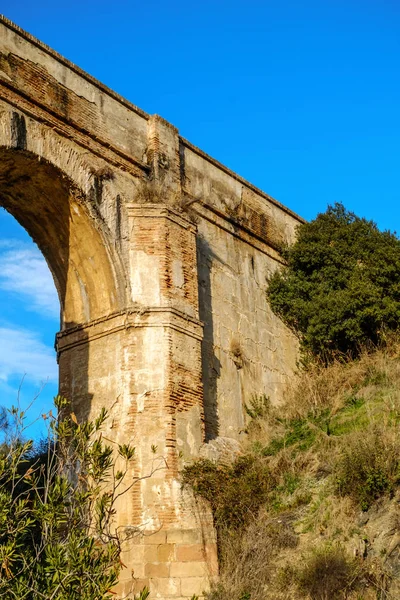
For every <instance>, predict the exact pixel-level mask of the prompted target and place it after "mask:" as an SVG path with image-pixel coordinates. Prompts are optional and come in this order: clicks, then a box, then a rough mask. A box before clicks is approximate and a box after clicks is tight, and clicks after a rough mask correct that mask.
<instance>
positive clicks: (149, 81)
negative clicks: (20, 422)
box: [0, 0, 400, 403]
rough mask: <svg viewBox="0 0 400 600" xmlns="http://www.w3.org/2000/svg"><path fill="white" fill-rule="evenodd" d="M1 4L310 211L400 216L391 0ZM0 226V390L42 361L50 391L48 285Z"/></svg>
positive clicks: (399, 97) (246, 173) (16, 233)
mask: <svg viewBox="0 0 400 600" xmlns="http://www.w3.org/2000/svg"><path fill="white" fill-rule="evenodd" d="M1 11H2V12H3V14H5V16H7V17H8V18H10V19H11V20H13V21H14V22H15V23H17V24H18V25H19V26H21V27H22V28H23V29H26V30H27V31H29V32H30V33H32V34H33V35H35V36H36V37H38V38H39V39H41V40H42V41H44V42H45V43H47V44H48V45H50V46H51V47H53V48H54V49H55V50H57V51H58V52H60V53H61V54H63V55H64V56H66V57H67V58H68V59H70V60H72V61H73V62H75V63H76V64H77V65H79V66H80V67H82V68H83V69H84V70H86V71H88V72H89V73H90V74H92V75H94V76H95V77H97V78H98V79H100V80H101V81H102V82H103V83H105V84H106V85H108V86H109V87H111V88H113V89H114V90H115V91H117V92H118V93H120V94H121V95H123V96H125V97H126V98H128V99H129V100H130V101H132V102H133V103H134V104H137V105H138V106H140V108H142V109H144V110H146V111H147V112H149V113H158V114H160V115H162V116H163V117H164V118H166V119H167V120H169V121H171V122H172V123H173V124H174V125H175V126H176V127H178V129H179V130H180V133H181V135H183V136H184V137H186V138H188V139H189V140H190V141H191V142H192V143H194V144H196V145H197V146H199V147H200V148H202V149H203V150H204V151H206V152H208V153H209V154H211V155H212V156H214V157H215V158H217V159H218V160H219V161H221V162H222V163H224V164H226V165H227V166H228V167H230V168H231V169H233V170H234V171H236V172H238V173H239V174H240V175H242V176H243V177H245V178H246V179H249V180H250V181H251V182H252V183H254V184H255V185H257V186H258V187H260V188H262V189H263V190H265V191H266V192H267V193H269V194H271V195H272V196H274V197H275V198H277V199H278V200H280V201H281V202H282V203H284V204H286V205H287V206H289V207H290V208H291V209H293V210H294V211H296V212H298V213H299V214H301V215H302V216H303V217H305V218H307V219H311V218H313V217H314V216H315V215H316V214H317V213H318V212H320V211H323V210H325V208H326V206H327V204H329V203H333V202H335V201H341V202H343V203H344V205H345V206H346V207H347V208H349V209H351V210H353V211H355V212H356V213H357V214H359V215H361V216H366V217H367V218H372V219H374V220H375V221H376V222H377V223H378V225H379V226H380V227H381V228H382V229H387V228H389V229H391V230H396V229H399V209H398V206H399V200H400V181H399V179H400V177H399V172H400V171H399V162H400V143H399V140H400V110H399V107H400V3H399V2H398V0H343V1H342V0H319V1H316V0H302V1H284V0H282V1H281V2H276V1H274V2H272V1H270V0H264V1H254V0H248V1H247V2H244V1H235V0H232V1H230V2H227V1H225V0H221V1H218V0H214V2H211V1H209V0H202V2H187V1H185V2H183V1H180V0H170V1H169V2H161V1H158V0H157V1H152V0H146V1H143V0H142V1H140V2H139V1H136V0H131V1H127V0H126V1H121V0H115V1H114V2H109V1H107V2H105V1H103V0H97V1H96V2H94V1H92V0H86V1H85V2H77V1H76V0H70V1H69V2H68V3H67V4H66V3H56V2H48V1H47V0H42V1H41V2H31V1H27V0H19V2H15V1H13V2H10V1H9V0H3V2H2V5H1ZM0 240H1V242H0V243H1V245H0V255H1V264H2V266H3V265H6V266H7V265H8V267H7V268H6V269H5V268H4V267H2V269H1V271H2V272H1V274H0V309H1V312H0V314H1V315H2V316H1V319H0V346H1V347H2V350H1V351H0V390H1V392H2V395H3V397H4V398H7V401H9V400H10V398H11V397H12V395H13V394H14V395H15V386H16V383H17V381H18V380H19V378H20V377H21V373H22V372H24V373H27V375H26V381H25V383H24V386H23V389H25V392H26V396H27V397H29V395H31V394H32V393H33V391H34V389H36V388H37V386H40V382H41V381H43V380H44V378H45V375H46V374H47V377H48V379H49V384H48V385H47V388H46V390H45V391H44V392H43V393H42V394H41V397H40V401H43V402H44V403H46V402H47V401H48V400H46V398H47V396H48V395H49V394H52V393H53V392H54V389H55V383H54V382H55V378H56V375H55V373H56V369H55V367H54V364H53V363H51V360H50V359H49V357H51V356H52V354H51V353H52V346H53V341H54V333H55V331H56V330H57V327H58V306H57V302H56V300H54V297H55V292H54V290H53V288H52V284H51V280H50V279H49V276H48V275H47V279H46V271H45V269H43V264H42V263H40V256H39V255H38V252H37V251H36V250H35V249H34V247H33V246H32V245H31V244H30V242H29V239H28V238H27V236H26V234H24V232H23V231H22V230H19V229H18V228H17V227H16V226H15V225H14V223H13V222H12V220H11V219H10V218H7V217H6V215H5V214H4V212H0ZM16 257H18V259H17V258H16ZM41 264H42V266H40V265H41ZM17 266H18V268H19V269H23V268H26V269H27V273H29V276H28V278H27V282H30V283H27V284H26V285H25V286H24V288H23V289H21V287H20V284H18V281H20V279H17V277H16V273H17V270H16V267H17ZM7 269H8V270H7ZM7 273H8V274H7ZM11 332H19V333H20V335H21V336H22V337H21V340H22V341H23V342H24V352H25V353H24V354H23V355H22V354H21V352H22V350H21V349H20V350H19V352H20V356H19V355H18V350H17V342H18V339H19V338H18V337H17V334H15V335H14V334H13V333H11ZM13 336H14V337H13ZM14 347H15V361H14V362H13V361H12V360H11V356H12V355H13V352H14V350H12V352H10V349H13V348H14ZM21 348H22V346H21ZM34 357H36V358H34ZM38 357H40V360H39V358H38ZM48 361H49V362H48ZM11 363H13V364H14V366H13V364H11ZM50 363H51V364H52V365H53V366H51V364H50ZM18 365H19V366H18ZM17 367H18V368H17ZM52 369H53V370H52ZM35 386H36V387H35ZM7 390H8V391H7ZM41 399H43V400H41Z"/></svg>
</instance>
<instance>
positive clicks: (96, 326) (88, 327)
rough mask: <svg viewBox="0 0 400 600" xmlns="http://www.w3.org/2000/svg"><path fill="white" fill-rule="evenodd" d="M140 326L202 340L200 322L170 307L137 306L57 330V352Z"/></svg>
mask: <svg viewBox="0 0 400 600" xmlns="http://www.w3.org/2000/svg"><path fill="white" fill-rule="evenodd" d="M140 327H167V328H171V329H174V330H175V331H178V332H180V333H184V334H186V335H189V336H190V337H193V338H194V339H196V340H200V341H201V340H202V339H203V323H202V322H201V321H199V320H197V319H194V318H193V317H189V316H188V315H186V314H185V313H183V312H181V311H179V310H177V309H175V308H172V307H169V306H160V307H146V306H143V307H139V306H138V307H135V308H129V309H127V310H125V311H121V312H118V313H113V314H110V315H105V316H104V317H101V318H99V319H95V320H93V321H89V322H87V323H84V324H82V325H77V326H73V327H68V328H67V329H64V330H63V331H60V332H59V333H57V336H56V350H57V353H58V354H60V353H61V352H64V351H65V350H69V349H70V348H74V347H76V346H79V345H81V344H86V343H88V342H92V341H93V340H96V339H99V338H101V337H104V336H108V335H111V334H114V333H116V332H119V331H123V330H128V329H131V328H140Z"/></svg>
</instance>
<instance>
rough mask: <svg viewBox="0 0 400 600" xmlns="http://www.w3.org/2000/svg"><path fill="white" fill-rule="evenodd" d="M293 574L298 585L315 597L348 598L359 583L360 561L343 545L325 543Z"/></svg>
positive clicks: (319, 598)
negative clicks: (351, 555)
mask: <svg viewBox="0 0 400 600" xmlns="http://www.w3.org/2000/svg"><path fill="white" fill-rule="evenodd" d="M290 575H291V577H292V578H293V579H294V583H295V584H296V585H297V587H298V589H299V590H300V591H301V592H303V593H306V594H308V595H309V597H311V598H312V600H331V599H333V598H335V599H336V600H339V599H340V598H346V597H347V595H348V593H349V591H351V590H354V589H356V588H357V586H358V583H359V567H358V564H357V563H356V561H355V560H353V559H350V558H349V557H348V556H347V554H346V552H345V551H344V549H343V548H342V547H341V546H339V545H337V546H332V545H330V544H326V545H324V546H321V547H320V548H318V549H317V550H315V551H313V552H312V553H310V554H309V555H308V556H307V557H305V559H304V564H303V566H302V567H300V568H298V569H297V570H294V571H292V572H291V573H290Z"/></svg>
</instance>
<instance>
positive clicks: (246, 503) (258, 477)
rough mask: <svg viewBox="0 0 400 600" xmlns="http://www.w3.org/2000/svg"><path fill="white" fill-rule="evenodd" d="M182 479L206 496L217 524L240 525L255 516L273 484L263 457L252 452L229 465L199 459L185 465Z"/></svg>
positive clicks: (202, 495)
mask: <svg viewBox="0 0 400 600" xmlns="http://www.w3.org/2000/svg"><path fill="white" fill-rule="evenodd" d="M182 481H183V484H184V485H185V484H186V485H190V486H191V488H192V490H193V492H194V493H195V495H197V496H200V497H202V498H204V499H205V500H208V501H209V502H210V505H211V509H212V511H213V514H214V519H215V522H216V525H217V527H218V525H219V524H223V526H225V527H228V528H232V529H240V528H241V527H243V526H244V525H246V524H247V523H248V522H249V520H250V519H251V518H252V517H256V516H257V513H258V510H259V508H260V506H262V505H263V504H264V503H265V502H266V500H267V498H268V494H269V493H270V491H271V489H272V487H273V486H274V485H275V479H274V477H273V475H272V473H271V471H270V470H269V468H268V464H267V462H266V460H265V459H263V458H261V457H257V456H253V455H251V454H249V455H246V456H242V457H239V458H238V459H237V460H236V461H235V462H234V463H233V464H232V465H220V464H216V463H214V462H212V461H210V460H205V459H202V460H199V461H197V462H195V463H193V464H192V465H189V466H187V467H185V468H184V470H183V473H182Z"/></svg>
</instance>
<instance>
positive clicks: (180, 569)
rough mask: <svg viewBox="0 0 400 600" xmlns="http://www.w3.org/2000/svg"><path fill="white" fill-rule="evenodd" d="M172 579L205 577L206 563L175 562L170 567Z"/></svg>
mask: <svg viewBox="0 0 400 600" xmlns="http://www.w3.org/2000/svg"><path fill="white" fill-rule="evenodd" d="M170 573H171V577H205V576H206V574H207V566H206V564H205V562H194V561H192V562H174V563H171V565H170Z"/></svg>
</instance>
